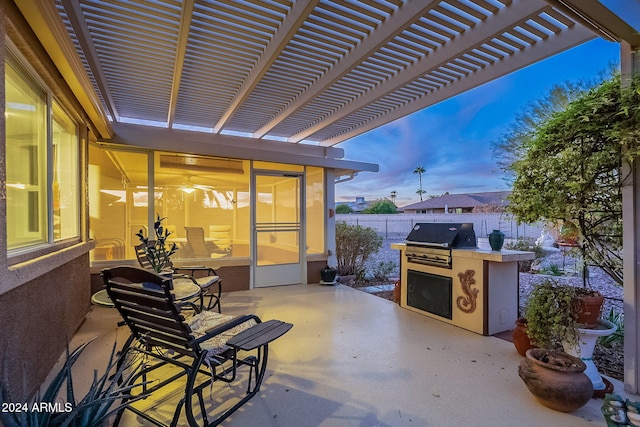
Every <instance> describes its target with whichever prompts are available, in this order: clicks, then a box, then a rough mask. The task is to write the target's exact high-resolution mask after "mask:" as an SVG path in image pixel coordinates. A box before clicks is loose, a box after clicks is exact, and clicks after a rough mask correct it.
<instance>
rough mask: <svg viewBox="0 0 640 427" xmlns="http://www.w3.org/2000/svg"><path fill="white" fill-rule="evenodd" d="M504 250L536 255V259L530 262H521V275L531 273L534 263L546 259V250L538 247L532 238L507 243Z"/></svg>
mask: <svg viewBox="0 0 640 427" xmlns="http://www.w3.org/2000/svg"><path fill="white" fill-rule="evenodd" d="M504 248H505V249H509V250H512V251H525V252H533V253H534V254H535V258H534V259H532V260H530V261H520V272H521V273H526V272H528V271H531V266H532V265H533V263H537V262H539V261H540V260H541V259H542V258H544V250H543V249H542V248H541V247H540V246H538V245H536V243H535V241H534V240H533V239H532V238H522V237H521V238H519V239H517V240H516V241H513V242H510V243H506V244H505V245H504Z"/></svg>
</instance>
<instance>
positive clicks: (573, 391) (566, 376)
mask: <svg viewBox="0 0 640 427" xmlns="http://www.w3.org/2000/svg"><path fill="white" fill-rule="evenodd" d="M586 368H587V366H586V365H585V364H584V362H583V361H582V360H580V359H578V358H577V357H574V356H571V355H569V354H567V353H564V352H561V351H555V350H549V349H544V348H532V349H530V350H527V353H526V358H525V359H523V360H522V361H521V362H520V365H519V366H518V374H519V375H520V378H522V380H523V381H524V383H525V384H526V386H527V388H528V389H529V391H530V392H531V394H533V395H534V396H535V397H536V398H538V400H539V401H540V403H542V404H543V405H544V406H547V407H549V408H551V409H554V410H556V411H561V412H573V411H575V410H576V409H578V408H581V407H582V406H584V405H585V404H586V403H587V402H588V401H589V399H591V396H592V395H593V384H592V383H591V380H590V379H589V377H587V376H586V375H585V373H584V370H585V369H586Z"/></svg>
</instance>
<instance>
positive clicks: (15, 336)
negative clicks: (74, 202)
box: [0, 254, 90, 401]
mask: <svg viewBox="0 0 640 427" xmlns="http://www.w3.org/2000/svg"><path fill="white" fill-rule="evenodd" d="M89 290H90V286H89V256H88V254H86V255H84V256H82V257H79V258H76V259H74V260H73V261H71V262H69V263H67V264H65V265H63V266H60V267H58V268H56V269H54V270H53V271H51V272H50V273H48V274H46V275H44V276H41V277H38V278H37V279H34V280H32V281H30V282H28V283H25V284H24V285H22V286H19V287H17V288H15V289H13V290H11V291H9V292H6V293H4V294H2V295H0V307H2V310H0V325H2V334H0V360H3V358H4V359H6V362H7V366H8V373H9V381H8V383H9V386H10V388H11V392H12V396H13V398H14V400H15V401H21V400H22V387H23V380H22V376H23V372H24V375H25V377H26V390H27V392H28V393H31V392H33V391H35V389H36V388H37V387H38V386H39V385H40V384H41V383H42V381H44V379H45V378H46V376H47V375H48V373H49V370H50V369H51V367H52V366H53V365H54V364H55V362H56V361H57V360H58V358H59V357H60V355H61V354H63V352H64V351H65V346H66V343H67V342H68V340H69V339H70V338H71V337H72V336H73V334H74V333H75V331H76V330H77V328H78V327H79V326H80V324H81V323H82V321H83V320H84V318H85V315H86V313H87V311H88V309H89V298H90V294H89Z"/></svg>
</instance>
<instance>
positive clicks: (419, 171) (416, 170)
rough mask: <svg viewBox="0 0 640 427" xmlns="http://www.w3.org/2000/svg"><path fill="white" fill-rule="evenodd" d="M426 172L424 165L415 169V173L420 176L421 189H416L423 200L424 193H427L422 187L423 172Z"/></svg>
mask: <svg viewBox="0 0 640 427" xmlns="http://www.w3.org/2000/svg"><path fill="white" fill-rule="evenodd" d="M424 172H425V170H424V168H423V167H422V166H418V167H417V168H415V170H414V171H413V173H415V174H417V175H418V176H419V177H420V189H419V190H418V191H416V193H417V194H419V195H420V201H422V195H423V194H424V193H425V191H424V190H423V189H422V174H423V173H424Z"/></svg>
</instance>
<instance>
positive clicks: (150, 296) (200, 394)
mask: <svg viewBox="0 0 640 427" xmlns="http://www.w3.org/2000/svg"><path fill="white" fill-rule="evenodd" d="M102 277H103V280H104V285H105V288H106V290H107V293H108V294H109V297H110V298H111V301H113V303H114V305H115V307H116V308H117V309H118V311H119V312H120V314H121V315H122V317H123V319H124V322H125V323H126V325H127V326H128V327H129V329H130V331H131V335H130V337H129V338H128V339H127V341H126V343H125V344H124V346H123V348H122V351H121V353H122V357H121V361H122V363H125V361H131V360H132V358H133V357H137V356H143V357H142V359H143V360H144V366H143V369H141V370H140V372H139V373H138V379H139V380H140V382H141V383H142V384H144V390H145V392H147V393H151V396H150V398H153V393H155V392H157V391H159V390H160V389H162V388H163V387H166V386H169V385H173V386H175V383H174V382H175V381H183V382H184V397H182V398H181V399H180V400H179V402H178V403H177V404H176V408H175V411H174V412H173V418H172V420H171V422H170V425H171V426H176V425H184V424H185V421H184V417H186V421H187V422H188V424H189V425H190V426H200V425H203V426H216V425H218V424H220V423H221V422H222V421H223V420H224V419H226V418H227V417H228V416H229V415H231V414H232V413H233V412H234V411H236V410H237V409H238V408H240V407H241V406H242V405H243V404H245V403H246V402H247V401H248V400H249V399H251V398H252V397H253V396H255V395H256V393H258V391H259V390H260V385H261V384H262V381H263V379H264V375H265V370H266V367H267V359H268V354H269V353H268V349H269V347H268V345H269V343H270V342H271V341H273V340H275V339H277V338H279V337H280V336H282V335H283V334H285V333H286V332H287V331H288V330H289V329H290V328H291V327H292V326H293V325H291V324H289V323H285V322H282V321H279V320H269V321H266V322H262V321H261V320H260V319H259V318H258V317H257V316H255V315H246V316H237V317H234V316H229V315H224V314H220V313H216V312H214V311H204V312H201V313H198V314H196V315H194V316H193V317H191V318H190V319H189V320H186V318H185V316H183V314H182V313H181V309H182V307H183V306H184V304H188V303H181V304H178V303H176V299H175V296H174V294H173V293H172V289H171V287H172V282H171V280H170V279H168V278H165V277H162V276H159V275H157V274H155V273H152V272H150V271H148V270H145V269H141V268H136V267H130V266H126V267H115V268H110V269H105V270H102ZM191 305H192V306H193V307H194V308H195V309H196V311H197V306H196V305H195V304H191ZM169 366H172V367H173V368H172V369H166V367H169ZM163 368H164V369H163ZM245 368H246V369H245ZM151 377H153V381H150V378H151ZM217 381H221V382H224V383H228V384H229V385H230V386H231V385H234V386H238V385H240V384H242V383H246V386H247V390H246V394H244V395H239V396H237V395H236V396H233V394H232V396H233V399H235V400H233V401H225V402H224V405H221V408H222V409H220V408H218V410H216V408H212V407H211V406H212V397H211V396H207V392H209V393H211V390H212V388H213V387H212V386H213V384H214V383H215V382H217ZM233 388H235V387H233ZM224 389H225V390H226V387H225V388H224ZM134 397H135V396H133V395H131V396H128V398H125V399H124V401H125V403H126V401H127V400H128V399H133V398H134ZM183 409H184V410H183ZM125 410H130V411H133V412H135V413H136V414H137V415H138V416H140V417H143V418H145V419H147V420H148V421H150V422H152V423H154V424H156V425H164V424H163V422H162V420H159V419H157V418H155V417H154V416H153V415H152V411H147V410H141V409H138V408H136V407H135V405H127V406H126V407H125V408H124V409H123V410H122V411H121V412H120V413H119V414H118V417H117V420H116V422H115V425H118V424H119V422H120V419H121V417H122V415H123V411H125Z"/></svg>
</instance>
